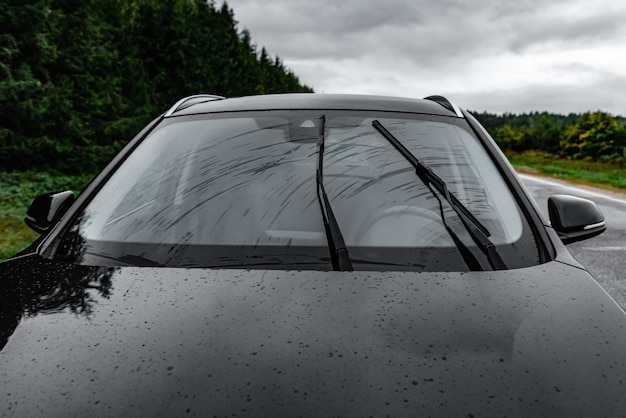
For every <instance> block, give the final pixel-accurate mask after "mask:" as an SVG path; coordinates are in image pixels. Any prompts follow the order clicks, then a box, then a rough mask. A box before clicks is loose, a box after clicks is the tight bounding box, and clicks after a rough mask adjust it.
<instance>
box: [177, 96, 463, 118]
mask: <svg viewBox="0 0 626 418" xmlns="http://www.w3.org/2000/svg"><path fill="white" fill-rule="evenodd" d="M442 100H443V103H442ZM446 104H447V105H448V106H446ZM305 109H306V110H310V109H324V110H366V111H368V110H369V111H385V112H405V113H421V114H430V115H440V116H452V117H462V114H461V113H460V110H458V108H456V107H455V106H454V105H452V104H451V103H450V102H449V101H448V100H447V99H445V98H443V97H441V96H431V97H430V98H427V99H412V98H405V97H390V96H371V95H358V94H319V93H293V94H267V95H259V96H246V97H235V98H223V97H219V96H212V95H196V96H190V97H188V98H185V99H181V100H180V101H179V102H178V103H176V104H175V105H174V106H172V108H171V109H170V110H168V111H167V112H166V113H165V116H166V117H169V116H182V115H191V114H201V113H219V112H238V111H257V110H305ZM452 109H454V110H455V111H452Z"/></svg>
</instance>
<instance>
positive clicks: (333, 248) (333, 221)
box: [315, 116, 353, 271]
mask: <svg viewBox="0 0 626 418" xmlns="http://www.w3.org/2000/svg"><path fill="white" fill-rule="evenodd" d="M325 123H326V118H325V117H324V116H322V117H321V118H320V126H319V134H318V141H317V169H316V172H315V173H316V175H315V177H316V182H317V200H318V201H319V202H320V207H321V209H322V218H323V220H324V229H325V230H326V238H327V240H328V248H329V250H330V258H331V261H332V263H333V269H335V270H339V271H352V270H353V269H352V262H351V261H350V256H349V255H348V249H347V248H346V244H345V242H344V240H343V235H341V230H340V229H339V224H338V223H337V218H335V214H334V213H333V209H332V207H331V206H330V202H329V200H328V196H327V195H326V190H325V189H324V174H323V170H322V169H323V166H324V130H325Z"/></svg>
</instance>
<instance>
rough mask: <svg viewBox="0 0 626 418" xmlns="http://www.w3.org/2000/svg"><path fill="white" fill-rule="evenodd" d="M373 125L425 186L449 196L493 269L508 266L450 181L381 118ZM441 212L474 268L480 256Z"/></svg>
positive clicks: (455, 209) (445, 197)
mask: <svg viewBox="0 0 626 418" xmlns="http://www.w3.org/2000/svg"><path fill="white" fill-rule="evenodd" d="M372 126H373V127H374V129H376V130H377V131H378V132H380V134H381V135H382V136H384V137H385V139H387V141H389V142H390V143H391V145H393V146H394V147H395V148H396V149H397V150H398V151H399V152H400V154H402V156H403V157H404V158H405V159H406V160H407V161H408V162H409V163H410V164H411V165H412V166H413V167H414V168H415V173H416V174H417V176H418V177H419V178H420V179H421V180H422V182H424V184H425V185H427V186H428V188H429V189H430V190H431V191H432V189H431V185H432V186H433V187H434V188H435V189H437V191H438V192H439V193H440V194H441V195H442V196H443V197H444V199H446V201H447V202H448V203H449V204H450V206H451V207H452V209H453V210H454V211H455V212H456V214H457V215H458V216H459V219H461V222H462V223H463V226H464V227H465V229H466V230H467V232H468V233H469V235H470V236H471V237H472V240H473V241H474V242H475V243H476V245H478V247H479V248H480V249H481V251H482V252H483V254H485V256H486V257H487V259H488V260H489V264H490V265H491V268H492V269H494V270H504V269H506V265H505V264H504V261H503V260H502V258H501V257H500V254H498V251H497V250H496V247H495V245H494V244H493V243H492V242H491V240H489V236H490V234H489V230H488V229H487V228H486V227H485V226H484V225H483V224H482V223H481V222H480V221H479V220H478V219H477V218H476V217H475V216H474V215H473V214H472V213H471V212H470V211H469V209H467V208H466V207H465V205H464V204H463V203H461V201H460V200H459V199H458V198H457V197H456V196H455V195H454V194H452V192H450V191H449V190H448V186H447V184H446V182H445V181H444V180H443V179H442V178H441V177H439V176H438V175H437V174H435V172H434V171H433V170H432V169H431V168H430V167H428V166H427V165H426V164H424V163H423V162H421V161H420V160H418V159H417V157H415V156H414V155H413V154H412V153H411V151H409V150H408V149H406V147H405V146H404V145H402V143H401V142H400V141H399V140H398V139H397V138H396V137H395V136H393V134H392V133H391V132H389V131H388V130H387V129H386V128H385V127H384V126H383V125H382V124H381V123H380V122H379V121H378V120H374V121H373V122H372ZM433 194H434V195H435V197H437V195H436V194H435V193H434V191H433ZM441 212H442V213H441V217H442V221H443V222H444V225H445V226H446V229H448V231H449V232H450V233H451V237H452V239H453V240H454V242H455V244H456V245H457V247H458V248H459V250H460V251H461V253H462V254H463V256H464V259H466V262H468V266H469V267H470V269H473V268H472V265H474V264H475V263H476V259H475V258H474V257H473V256H471V257H470V256H469V255H468V254H467V251H468V250H467V247H465V245H464V244H463V243H462V242H461V241H460V240H459V239H458V237H456V234H454V233H453V232H452V230H451V229H450V228H448V226H447V224H446V223H445V217H444V216H443V210H442V211H441Z"/></svg>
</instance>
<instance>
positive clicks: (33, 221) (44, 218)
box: [24, 190, 74, 234]
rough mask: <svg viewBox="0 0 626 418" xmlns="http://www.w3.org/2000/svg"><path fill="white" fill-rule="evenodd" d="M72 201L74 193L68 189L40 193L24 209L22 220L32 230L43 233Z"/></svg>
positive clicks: (54, 222)
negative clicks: (24, 213) (26, 209)
mask: <svg viewBox="0 0 626 418" xmlns="http://www.w3.org/2000/svg"><path fill="white" fill-rule="evenodd" d="M72 203H74V193H72V192H71V191H69V190H67V191H64V192H57V193H46V194H42V195H40V196H37V197H36V198H35V200H33V203H31V205H30V207H29V208H28V211H26V217H25V218H24V222H26V225H28V226H29V227H30V228H31V229H33V230H34V231H36V232H39V233H40V234H43V233H45V232H48V230H49V229H50V228H51V227H52V226H54V224H56V222H57V221H58V220H59V219H60V218H61V216H63V214H64V213H65V212H66V211H67V210H68V209H69V207H70V206H72Z"/></svg>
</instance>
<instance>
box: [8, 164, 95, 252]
mask: <svg viewBox="0 0 626 418" xmlns="http://www.w3.org/2000/svg"><path fill="white" fill-rule="evenodd" d="M92 177H93V176H92V175H81V176H67V175H52V174H48V173H35V172H23V173H22V172H0V261H3V260H5V259H7V258H8V257H10V256H12V255H13V254H15V253H17V252H19V251H21V250H23V249H24V248H26V247H27V246H28V245H29V244H30V243H32V242H33V241H34V240H35V239H36V238H37V237H38V234H37V233H36V232H35V231H33V230H31V229H30V228H28V227H27V226H26V224H25V223H24V215H25V214H26V210H27V209H28V206H30V204H31V202H32V201H33V199H34V198H35V197H36V196H38V195H40V194H43V193H47V192H56V191H63V190H72V191H74V193H75V194H78V192H80V191H81V190H82V189H83V188H84V187H85V186H86V185H87V183H88V182H89V181H90V180H91V178H92Z"/></svg>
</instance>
